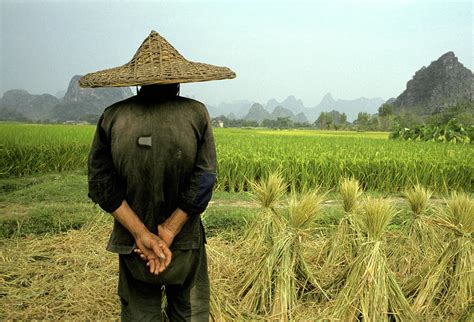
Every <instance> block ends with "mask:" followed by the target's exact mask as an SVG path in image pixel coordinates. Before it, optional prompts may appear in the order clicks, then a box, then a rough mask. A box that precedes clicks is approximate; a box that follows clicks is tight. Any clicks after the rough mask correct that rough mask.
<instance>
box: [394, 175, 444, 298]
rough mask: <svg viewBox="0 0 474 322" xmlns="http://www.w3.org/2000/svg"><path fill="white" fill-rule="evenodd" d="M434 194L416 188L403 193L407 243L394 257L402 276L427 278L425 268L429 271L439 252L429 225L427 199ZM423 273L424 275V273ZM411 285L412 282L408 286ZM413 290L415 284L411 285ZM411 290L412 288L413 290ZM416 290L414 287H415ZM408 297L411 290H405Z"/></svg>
mask: <svg viewBox="0 0 474 322" xmlns="http://www.w3.org/2000/svg"><path fill="white" fill-rule="evenodd" d="M432 194H433V192H432V191H431V190H430V189H428V188H424V187H423V186H421V185H420V184H416V185H415V186H413V187H412V188H410V189H407V190H405V191H404V193H403V195H404V196H405V198H406V200H407V202H408V206H409V208H410V213H411V217H410V219H408V220H407V221H406V222H405V223H404V224H403V227H402V231H403V232H405V234H406V239H405V240H404V241H403V240H402V245H400V247H398V248H396V249H395V251H394V253H395V255H396V257H397V258H398V260H397V261H396V263H397V267H398V272H399V273H400V274H401V275H403V276H416V278H418V277H419V276H420V275H423V274H426V272H424V271H425V267H429V266H430V265H431V263H432V262H433V261H434V260H435V259H436V256H438V255H439V253H440V252H442V251H443V249H442V242H441V238H440V232H439V230H438V229H436V226H434V225H433V224H432V219H431V213H432V211H433V207H432V206H431V204H430V198H431V196H432ZM423 272H424V273H423ZM410 284H413V283H412V281H409V282H408V285H410ZM413 286H415V284H413ZM413 286H411V288H412V289H413ZM415 287H416V286H415ZM407 291H408V293H410V292H411V291H412V290H410V289H409V288H408V289H407Z"/></svg>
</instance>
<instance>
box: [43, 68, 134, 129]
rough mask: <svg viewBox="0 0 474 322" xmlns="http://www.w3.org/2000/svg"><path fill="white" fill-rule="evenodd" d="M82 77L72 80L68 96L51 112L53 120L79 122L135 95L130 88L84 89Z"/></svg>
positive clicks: (77, 76)
mask: <svg viewBox="0 0 474 322" xmlns="http://www.w3.org/2000/svg"><path fill="white" fill-rule="evenodd" d="M79 78H81V76H80V75H76V76H74V77H72V78H71V81H70V82H69V86H68V89H67V91H66V94H64V97H63V99H62V100H61V102H60V103H59V104H58V105H56V106H55V107H54V109H53V110H52V112H51V119H53V120H59V121H66V120H79V119H81V117H83V116H86V115H100V114H102V112H103V111H104V109H105V108H106V107H107V106H110V105H112V104H114V103H116V102H118V101H121V100H124V99H126V98H129V97H131V96H132V95H133V93H132V91H131V90H130V88H129V87H111V88H109V87H107V88H82V87H80V86H79V83H78V81H79Z"/></svg>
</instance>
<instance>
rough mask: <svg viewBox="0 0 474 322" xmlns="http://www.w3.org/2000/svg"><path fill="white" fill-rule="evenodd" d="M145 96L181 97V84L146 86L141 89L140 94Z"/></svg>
mask: <svg viewBox="0 0 474 322" xmlns="http://www.w3.org/2000/svg"><path fill="white" fill-rule="evenodd" d="M138 93H139V94H140V95H143V96H160V97H165V96H166V97H168V96H176V95H179V84H165V85H160V84H153V85H144V86H142V87H140V90H139V92H138Z"/></svg>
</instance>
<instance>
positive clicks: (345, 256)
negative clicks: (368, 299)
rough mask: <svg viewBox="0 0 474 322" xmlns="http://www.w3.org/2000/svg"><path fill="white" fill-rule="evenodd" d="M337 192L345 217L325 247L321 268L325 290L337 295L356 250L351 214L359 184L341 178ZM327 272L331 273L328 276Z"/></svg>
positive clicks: (354, 228) (358, 191) (353, 180)
mask: <svg viewBox="0 0 474 322" xmlns="http://www.w3.org/2000/svg"><path fill="white" fill-rule="evenodd" d="M339 192H340V194H341V198H342V208H343V209H344V211H345V213H346V214H345V216H344V217H343V218H342V219H341V220H340V221H339V224H338V226H337V229H336V232H335V233H334V235H333V236H331V238H330V239H329V240H328V242H327V243H326V245H325V253H326V254H327V255H326V258H325V259H324V264H323V266H322V269H321V272H322V275H324V276H326V281H327V282H326V286H325V288H326V289H330V290H331V293H337V292H338V290H339V289H340V287H341V286H342V285H343V283H341V282H343V279H344V275H346V274H347V267H348V265H349V264H350V263H351V262H352V261H353V260H354V258H355V255H356V250H357V248H358V240H359V236H358V233H357V229H356V227H355V225H354V222H353V218H352V213H353V212H354V211H355V210H356V207H357V201H358V199H359V198H360V196H361V195H362V190H361V188H360V185H359V182H358V181H357V180H356V179H354V178H351V179H347V178H343V179H342V180H341V182H340V186H339ZM328 272H331V273H330V274H329V273H328Z"/></svg>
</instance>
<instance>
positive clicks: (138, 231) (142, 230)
mask: <svg viewBox="0 0 474 322" xmlns="http://www.w3.org/2000/svg"><path fill="white" fill-rule="evenodd" d="M148 232H149V230H148V228H146V226H145V225H143V224H141V225H139V226H137V227H134V228H133V229H132V230H131V231H130V233H131V234H132V236H133V238H134V239H135V240H137V239H138V238H140V237H141V236H143V235H144V234H146V233H148Z"/></svg>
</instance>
